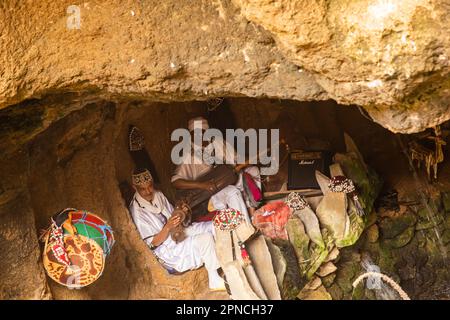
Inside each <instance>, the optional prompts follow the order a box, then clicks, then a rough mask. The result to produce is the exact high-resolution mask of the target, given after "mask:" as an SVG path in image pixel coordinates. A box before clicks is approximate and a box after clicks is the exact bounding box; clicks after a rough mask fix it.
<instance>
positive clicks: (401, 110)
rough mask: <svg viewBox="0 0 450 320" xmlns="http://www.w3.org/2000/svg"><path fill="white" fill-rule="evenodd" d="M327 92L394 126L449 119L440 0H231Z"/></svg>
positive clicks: (448, 11)
mask: <svg viewBox="0 0 450 320" xmlns="http://www.w3.org/2000/svg"><path fill="white" fill-rule="evenodd" d="M233 2H234V3H235V4H236V5H237V6H239V7H240V8H241V10H242V14H243V15H244V16H245V17H246V18H247V19H249V20H250V21H253V22H255V23H256V24H258V25H261V26H262V27H264V28H265V29H266V30H268V31H269V32H270V33H271V34H272V36H273V37H274V39H275V40H276V42H277V45H278V47H279V48H280V49H281V51H282V52H283V53H284V54H285V56H286V57H287V58H288V59H289V60H290V61H293V62H294V63H295V64H297V65H299V66H301V67H303V68H304V69H305V70H308V71H309V72H312V73H313V74H314V75H315V79H316V81H317V82H318V83H319V84H320V85H321V86H322V87H323V88H324V89H325V90H326V91H327V93H328V94H329V95H330V97H331V98H333V99H335V100H336V101H338V102H339V103H342V104H351V103H354V104H358V105H363V106H365V107H366V109H367V110H368V112H369V113H370V114H371V115H372V117H374V119H375V120H376V121H377V122H379V123H381V124H382V125H383V126H384V127H386V128H388V129H390V130H392V131H394V132H404V133H411V132H417V131H421V130H423V129H425V128H426V127H430V126H432V125H435V124H437V123H441V122H443V121H445V120H448V119H449V118H450V113H449V104H448V101H449V99H450V78H449V75H450V62H449V57H450V32H449V31H450V2H449V1H448V0H407V1H393V0H358V1H354V0H344V1H343V0H328V1H327V0H312V1H311V0H291V1H281V0H275V1H272V0H270V1H269V0H263V1H260V0H233Z"/></svg>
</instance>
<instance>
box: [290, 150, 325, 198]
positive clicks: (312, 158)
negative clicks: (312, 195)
mask: <svg viewBox="0 0 450 320" xmlns="http://www.w3.org/2000/svg"><path fill="white" fill-rule="evenodd" d="M331 163H332V153H331V152H329V151H301V150H294V151H292V152H291V153H290V154H289V165H288V190H295V189H320V187H319V184H318V183H317V180H316V174H315V172H316V170H318V171H320V172H322V173H323V174H325V175H326V176H328V177H329V176H330V165H331Z"/></svg>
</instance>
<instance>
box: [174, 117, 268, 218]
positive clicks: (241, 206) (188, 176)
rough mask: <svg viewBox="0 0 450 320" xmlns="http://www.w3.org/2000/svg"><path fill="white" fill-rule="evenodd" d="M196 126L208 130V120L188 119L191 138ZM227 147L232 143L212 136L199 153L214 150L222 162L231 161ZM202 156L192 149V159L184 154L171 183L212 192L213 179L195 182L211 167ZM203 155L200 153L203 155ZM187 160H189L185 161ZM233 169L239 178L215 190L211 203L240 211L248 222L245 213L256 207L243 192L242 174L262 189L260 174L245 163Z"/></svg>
mask: <svg viewBox="0 0 450 320" xmlns="http://www.w3.org/2000/svg"><path fill="white" fill-rule="evenodd" d="M195 125H197V126H198V125H199V127H200V128H201V129H202V132H204V131H205V130H207V129H209V124H208V121H207V120H206V119H204V118H202V117H198V118H193V119H191V120H189V124H188V129H189V131H190V132H191V134H192V140H194V139H193V132H194V127H195ZM227 148H230V149H231V148H233V147H232V146H231V145H229V144H228V143H227V142H226V141H225V140H223V139H221V140H218V139H215V140H213V141H212V142H210V143H208V142H205V141H203V145H202V152H204V153H206V154H207V155H208V154H209V155H210V154H213V153H215V152H216V151H218V153H215V154H214V155H213V157H214V158H216V159H222V161H223V163H226V162H228V163H231V162H232V163H234V162H235V161H234V159H235V158H233V160H232V161H231V160H229V159H230V155H228V154H226V152H225V151H226V150H227ZM202 156H203V155H198V154H196V153H195V152H192V154H191V159H189V158H188V157H187V156H183V161H182V163H181V164H180V165H178V166H177V168H176V169H175V173H174V175H173V176H172V179H171V181H172V185H173V186H174V187H175V188H176V189H185V190H189V189H203V190H208V191H213V190H214V188H215V185H214V182H212V181H206V182H198V181H196V180H197V179H198V178H199V177H201V176H202V175H205V174H206V173H208V172H209V171H210V170H211V169H212V168H213V165H212V164H209V163H207V162H205V161H204V160H203V159H202ZM204 157H205V156H203V158H204ZM194 158H197V161H195V160H194ZM186 160H188V161H186ZM235 171H236V172H238V173H239V179H238V182H237V183H236V184H235V185H229V186H227V187H225V188H224V189H222V190H221V191H219V192H217V193H215V194H214V195H213V196H212V197H211V199H210V204H211V205H212V206H213V207H214V209H216V210H221V209H225V208H233V209H236V210H239V211H240V212H242V213H243V214H244V216H245V217H246V219H247V221H248V222H250V220H249V217H248V213H249V211H250V213H251V214H252V213H253V212H254V210H255V208H253V207H252V205H251V204H250V202H249V201H248V199H246V196H245V193H244V186H243V181H242V180H243V176H242V171H245V172H247V173H248V174H250V176H252V178H253V179H254V181H255V182H256V184H257V186H258V187H259V188H260V189H261V178H260V174H259V169H258V167H256V166H248V164H238V165H236V166H235Z"/></svg>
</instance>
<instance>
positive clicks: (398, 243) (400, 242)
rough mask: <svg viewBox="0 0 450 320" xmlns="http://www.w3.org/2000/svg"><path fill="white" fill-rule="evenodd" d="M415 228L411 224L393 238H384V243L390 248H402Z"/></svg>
mask: <svg viewBox="0 0 450 320" xmlns="http://www.w3.org/2000/svg"><path fill="white" fill-rule="evenodd" d="M414 232H415V228H414V226H411V227H409V228H407V229H406V230H405V231H403V232H402V233H401V234H399V235H398V236H396V237H395V238H393V239H386V240H384V243H385V244H386V245H387V246H388V247H390V248H402V247H404V246H406V245H407V244H408V243H409V242H410V241H411V240H412V238H413V237H414Z"/></svg>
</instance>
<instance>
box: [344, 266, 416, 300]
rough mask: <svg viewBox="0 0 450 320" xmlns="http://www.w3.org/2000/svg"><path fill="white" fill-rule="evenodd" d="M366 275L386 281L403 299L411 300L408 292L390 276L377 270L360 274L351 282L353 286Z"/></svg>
mask: <svg viewBox="0 0 450 320" xmlns="http://www.w3.org/2000/svg"><path fill="white" fill-rule="evenodd" d="M368 277H378V278H381V279H382V280H384V281H385V282H386V283H388V284H389V285H390V286H391V287H392V288H393V289H394V290H395V291H396V292H397V293H398V294H399V296H400V297H401V298H402V299H403V300H411V298H410V297H409V296H408V294H407V293H406V292H405V291H404V290H403V289H402V288H401V287H400V286H399V285H398V284H397V282H395V281H394V280H392V279H391V278H390V277H388V276H387V275H385V274H382V273H379V272H373V271H372V272H366V273H363V274H362V275H360V276H359V277H358V278H356V280H355V281H354V282H353V288H356V287H357V286H358V284H359V283H360V282H361V281H363V280H364V279H365V278H368Z"/></svg>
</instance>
